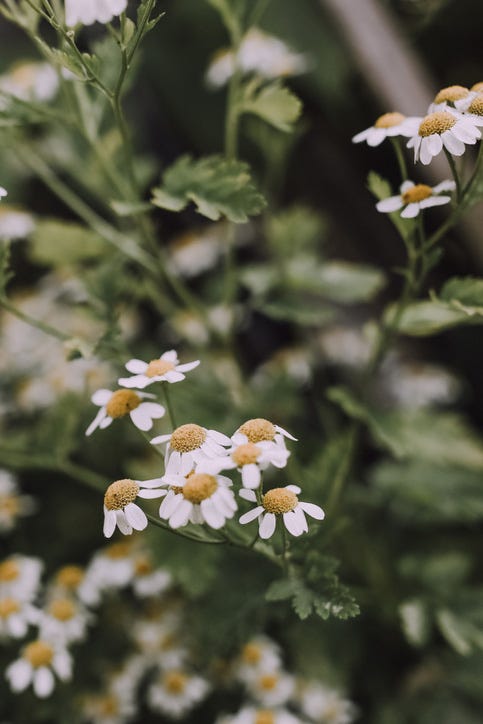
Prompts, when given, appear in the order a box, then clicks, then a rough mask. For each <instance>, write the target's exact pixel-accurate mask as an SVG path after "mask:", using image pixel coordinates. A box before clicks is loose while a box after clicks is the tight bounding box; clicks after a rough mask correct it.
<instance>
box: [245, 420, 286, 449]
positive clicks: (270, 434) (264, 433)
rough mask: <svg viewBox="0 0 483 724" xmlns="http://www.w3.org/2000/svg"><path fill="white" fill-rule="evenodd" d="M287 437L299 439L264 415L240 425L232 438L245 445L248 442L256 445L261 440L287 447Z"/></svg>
mask: <svg viewBox="0 0 483 724" xmlns="http://www.w3.org/2000/svg"><path fill="white" fill-rule="evenodd" d="M285 437H288V438H290V440H294V441H296V440H297V438H296V437H294V436H293V435H291V434H290V433H289V432H287V430H284V429H283V427H280V426H279V425H274V424H273V422H270V420H265V418H263V417H254V418H252V419H251V420H247V421H246V422H244V423H243V425H240V427H239V428H238V430H237V431H236V432H235V434H234V435H233V436H232V438H231V439H232V441H233V442H234V444H235V445H243V444H246V443H247V442H252V443H254V444H255V445H256V444H257V443H261V442H274V443H276V444H277V445H280V446H282V447H285V440H284V438H285Z"/></svg>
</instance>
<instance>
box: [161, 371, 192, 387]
mask: <svg viewBox="0 0 483 724" xmlns="http://www.w3.org/2000/svg"><path fill="white" fill-rule="evenodd" d="M156 379H158V380H166V382H169V383H170V384H174V383H175V382H182V381H183V380H184V379H185V376H184V374H183V373H182V372H177V371H176V370H170V371H169V372H165V374H164V375H162V377H157V378H156Z"/></svg>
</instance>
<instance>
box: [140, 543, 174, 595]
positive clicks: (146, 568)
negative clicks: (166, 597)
mask: <svg viewBox="0 0 483 724" xmlns="http://www.w3.org/2000/svg"><path fill="white" fill-rule="evenodd" d="M172 580H173V579H172V577H171V574H170V573H168V571H165V570H163V569H162V568H155V567H154V565H153V562H152V561H151V558H150V556H149V555H148V554H147V553H144V552H141V553H139V554H137V555H136V556H135V557H134V578H133V581H132V587H133V589H134V593H135V594H136V596H139V598H146V597H148V596H159V594H160V593H164V592H165V591H167V590H168V588H169V587H170V586H171V584H172Z"/></svg>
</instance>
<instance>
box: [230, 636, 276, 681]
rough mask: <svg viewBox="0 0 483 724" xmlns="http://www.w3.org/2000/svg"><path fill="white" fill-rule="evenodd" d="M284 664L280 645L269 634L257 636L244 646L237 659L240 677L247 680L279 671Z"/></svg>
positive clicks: (238, 676) (236, 671)
mask: <svg viewBox="0 0 483 724" xmlns="http://www.w3.org/2000/svg"><path fill="white" fill-rule="evenodd" d="M281 664H282V657H281V654H280V647H279V646H278V644H276V643H275V641H272V639H270V638H268V636H262V635H260V636H255V637H254V638H252V639H250V641H248V643H246V644H245V646H244V647H243V648H242V650H241V652H240V655H239V656H238V658H237V661H236V668H235V673H236V676H237V678H238V679H240V680H241V681H244V682H247V681H251V680H253V679H255V678H258V677H260V676H261V674H271V673H274V672H277V671H279V669H280V667H281Z"/></svg>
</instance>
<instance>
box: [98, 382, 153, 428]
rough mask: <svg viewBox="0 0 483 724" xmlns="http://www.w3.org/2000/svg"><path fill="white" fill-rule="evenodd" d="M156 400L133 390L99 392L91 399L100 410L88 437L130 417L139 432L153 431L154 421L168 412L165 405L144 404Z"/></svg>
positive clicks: (145, 393) (144, 393)
mask: <svg viewBox="0 0 483 724" xmlns="http://www.w3.org/2000/svg"><path fill="white" fill-rule="evenodd" d="M147 398H148V399H151V400H152V399H156V398H155V396H154V395H150V394H148V393H147V392H134V391H133V390H116V392H112V391H111V390H97V392H94V394H93V395H92V397H91V401H92V402H93V403H94V404H95V405H99V407H100V410H99V412H98V413H97V415H96V416H95V418H94V420H93V421H92V422H91V424H90V425H89V427H88V428H87V430H86V435H92V433H93V432H94V430H97V428H100V429H101V430H104V429H105V428H106V427H109V425H110V424H111V422H112V421H113V420H117V419H118V418H119V417H125V416H126V415H129V417H130V418H131V420H132V421H133V423H134V424H135V425H136V427H137V428H138V429H139V430H143V431H144V432H146V431H147V430H151V428H152V426H153V420H159V419H160V418H161V417H163V416H164V413H165V412H166V410H165V408H164V407H163V405H160V404H159V403H157V402H143V399H147Z"/></svg>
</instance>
